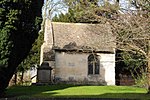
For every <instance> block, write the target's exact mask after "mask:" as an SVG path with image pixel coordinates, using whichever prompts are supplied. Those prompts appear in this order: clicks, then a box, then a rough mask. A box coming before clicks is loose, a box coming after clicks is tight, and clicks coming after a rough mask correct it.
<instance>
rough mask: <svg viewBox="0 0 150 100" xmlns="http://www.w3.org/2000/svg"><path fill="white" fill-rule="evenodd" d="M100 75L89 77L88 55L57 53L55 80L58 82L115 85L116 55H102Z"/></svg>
mask: <svg viewBox="0 0 150 100" xmlns="http://www.w3.org/2000/svg"><path fill="white" fill-rule="evenodd" d="M98 55H99V59H100V74H99V75H88V56H89V54H88V53H65V52H56V56H55V60H56V63H55V68H54V72H55V73H54V76H55V77H54V78H55V79H54V80H56V81H57V82H60V81H62V82H71V81H72V82H77V83H81V84H82V83H84V84H88V83H96V84H103V85H115V54H101V53H99V54H98Z"/></svg>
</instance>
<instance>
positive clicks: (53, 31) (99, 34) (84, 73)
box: [40, 20, 116, 85]
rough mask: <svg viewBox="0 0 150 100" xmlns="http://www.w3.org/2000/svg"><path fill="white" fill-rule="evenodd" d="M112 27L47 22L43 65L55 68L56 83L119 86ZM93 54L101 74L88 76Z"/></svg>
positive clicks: (54, 80) (106, 25)
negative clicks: (90, 56) (116, 80)
mask: <svg viewBox="0 0 150 100" xmlns="http://www.w3.org/2000/svg"><path fill="white" fill-rule="evenodd" d="M109 26H110V25H109V23H106V24H81V23H55V22H53V23H51V22H50V21H49V20H46V23H45V33H44V44H43V45H42V47H41V61H40V62H41V63H42V62H43V61H47V62H49V64H50V66H51V67H53V70H52V75H51V76H52V79H53V82H54V83H61V82H65V83H66V82H67V83H74V84H103V85H115V46H116V45H115V42H114V41H115V36H114V34H113V33H112V32H111V27H109ZM90 54H95V55H97V57H98V60H99V74H93V75H89V74H88V66H89V65H88V64H89V62H88V57H89V55H90ZM93 66H94V65H93ZM93 68H94V67H93Z"/></svg>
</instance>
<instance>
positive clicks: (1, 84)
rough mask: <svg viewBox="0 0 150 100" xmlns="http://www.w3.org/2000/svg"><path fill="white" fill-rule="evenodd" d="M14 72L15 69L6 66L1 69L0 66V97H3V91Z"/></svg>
mask: <svg viewBox="0 0 150 100" xmlns="http://www.w3.org/2000/svg"><path fill="white" fill-rule="evenodd" d="M15 70H16V67H12V66H7V67H3V66H2V67H1V66H0V97H3V96H4V95H5V93H4V92H5V89H6V88H7V86H8V84H9V81H10V79H11V78H12V76H13V74H14V72H15Z"/></svg>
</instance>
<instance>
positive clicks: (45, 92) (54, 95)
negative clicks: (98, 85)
mask: <svg viewBox="0 0 150 100" xmlns="http://www.w3.org/2000/svg"><path fill="white" fill-rule="evenodd" d="M72 87H80V86H77V85H66V84H65V85H47V86H14V87H10V88H8V89H7V91H6V94H7V95H6V97H5V98H24V99H30V98H35V100H36V98H42V99H43V98H44V99H50V98H51V99H52V100H59V99H60V98H61V99H63V100H66V99H70V100H75V98H78V99H80V100H83V99H84V100H85V99H86V100H87V99H89V98H94V99H93V100H96V99H99V98H101V100H103V99H104V100H150V94H146V93H133V92H132V93H109V91H108V93H101V94H100V93H99V92H98V93H99V94H98V93H97V94H93V95H92V94H90V92H89V94H86V95H84V94H82V90H80V89H79V90H78V91H79V92H81V95H80V93H77V94H74V93H76V92H75V91H74V90H71V91H70V92H72V94H69V92H66V93H64V92H63V93H64V94H61V92H60V91H65V89H67V90H68V89H69V88H72ZM81 87H82V86H81ZM102 98H103V99H102ZM42 99H41V100H42ZM38 100H40V99H38ZM90 100H91V99H90Z"/></svg>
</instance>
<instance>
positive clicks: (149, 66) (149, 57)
mask: <svg viewBox="0 0 150 100" xmlns="http://www.w3.org/2000/svg"><path fill="white" fill-rule="evenodd" d="M147 72H148V94H150V40H148V71H147Z"/></svg>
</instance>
